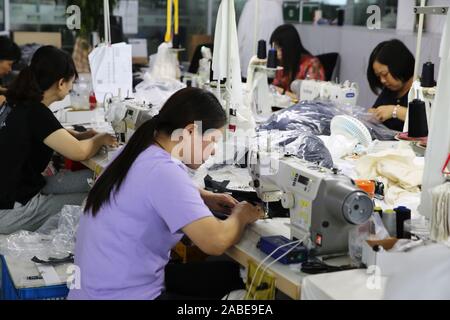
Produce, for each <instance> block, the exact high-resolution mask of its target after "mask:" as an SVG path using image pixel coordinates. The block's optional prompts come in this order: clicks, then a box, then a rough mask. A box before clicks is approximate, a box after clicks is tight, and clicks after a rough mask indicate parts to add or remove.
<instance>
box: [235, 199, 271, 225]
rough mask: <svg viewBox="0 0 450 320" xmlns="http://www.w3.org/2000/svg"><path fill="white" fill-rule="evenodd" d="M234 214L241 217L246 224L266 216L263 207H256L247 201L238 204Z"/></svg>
mask: <svg viewBox="0 0 450 320" xmlns="http://www.w3.org/2000/svg"><path fill="white" fill-rule="evenodd" d="M232 214H237V215H239V218H241V219H243V222H244V223H245V224H249V223H253V222H256V221H258V220H259V219H262V218H264V215H265V214H264V209H263V208H262V207H261V206H259V205H256V206H255V205H252V204H250V203H248V202H245V201H244V202H240V203H238V204H237V205H236V206H235V207H234V209H233V212H232Z"/></svg>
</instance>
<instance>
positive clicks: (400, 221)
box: [394, 207, 411, 239]
mask: <svg viewBox="0 0 450 320" xmlns="http://www.w3.org/2000/svg"><path fill="white" fill-rule="evenodd" d="M394 211H395V212H396V213H397V238H398V239H403V238H405V239H408V238H407V235H405V232H404V231H405V229H404V225H405V221H406V220H411V210H410V209H408V208H406V207H398V208H395V209H394Z"/></svg>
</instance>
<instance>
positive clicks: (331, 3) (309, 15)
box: [285, 0, 398, 28]
mask: <svg viewBox="0 0 450 320" xmlns="http://www.w3.org/2000/svg"><path fill="white" fill-rule="evenodd" d="M285 3H290V4H291V5H297V6H299V1H285ZM371 5H377V6H379V7H380V10H381V25H382V28H395V27H396V24H397V5H398V0H316V1H309V2H305V3H304V4H303V8H302V11H301V12H303V16H302V17H299V19H300V21H301V22H304V23H308V22H309V23H311V22H312V21H313V19H314V12H315V11H316V10H318V9H319V10H321V11H322V19H321V21H320V24H334V25H335V24H337V23H338V10H343V11H344V24H345V25H354V26H365V25H366V23H367V18H368V17H369V15H368V14H367V8H368V6H371ZM291 12H292V11H291ZM285 19H286V10H285Z"/></svg>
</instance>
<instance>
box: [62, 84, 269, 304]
mask: <svg viewBox="0 0 450 320" xmlns="http://www.w3.org/2000/svg"><path fill="white" fill-rule="evenodd" d="M226 119H227V118H226V113H225V112H224V110H223V108H222V106H221V105H220V103H219V101H218V100H217V99H216V97H215V96H214V95H213V94H212V93H210V92H207V91H205V90H201V89H197V88H186V89H182V90H180V91H178V92H177V93H175V94H174V95H173V96H172V97H171V98H170V99H169V100H168V101H167V102H166V103H165V105H164V106H163V108H162V109H161V111H160V113H159V115H157V116H156V117H154V118H152V119H151V120H149V121H147V122H146V123H144V124H143V125H142V126H141V127H140V128H139V129H138V130H137V131H136V132H135V133H134V135H133V136H132V137H131V139H130V141H129V142H128V144H127V145H126V146H125V147H124V149H123V150H122V151H121V153H120V154H119V155H118V156H117V157H116V158H115V160H114V161H113V162H112V163H111V164H110V165H109V166H108V167H107V168H106V170H105V171H104V172H103V174H102V175H101V176H100V178H99V179H98V180H97V182H96V183H95V185H94V187H93V188H92V190H91V192H90V193H89V196H88V199H87V203H86V208H85V214H84V215H83V216H82V217H81V219H80V225H79V229H78V233H77V241H76V246H75V264H76V265H77V266H78V267H79V268H80V270H81V274H82V276H81V279H79V280H80V283H79V284H80V286H81V288H76V289H73V290H71V291H70V293H69V299H74V300H79V299H81V300H86V299H119V300H120V299H127V300H128V299H133V300H134V299H136V300H148V299H170V298H171V297H173V296H174V295H175V296H177V295H178V296H180V295H184V296H189V295H190V292H192V291H198V288H199V287H202V288H208V287H209V288H211V290H217V288H215V283H216V282H213V281H214V280H213V279H214V278H218V277H219V278H221V277H225V275H224V274H222V273H221V274H219V275H218V274H216V273H214V272H212V273H213V275H214V277H212V278H213V279H205V278H203V279H199V280H197V281H194V282H195V283H196V286H195V287H193V288H185V289H184V290H183V291H184V292H183V294H181V293H180V292H167V291H166V286H165V282H166V284H167V282H171V279H168V278H167V274H165V267H166V265H167V264H168V262H169V257H170V251H171V249H172V248H173V247H174V246H175V244H176V243H177V242H178V241H180V240H181V238H182V237H183V235H186V236H187V237H188V238H189V239H190V240H192V242H193V243H194V244H195V245H196V246H197V247H199V248H200V249H201V250H202V251H203V252H205V253H206V254H209V255H221V254H223V253H224V252H225V250H227V249H228V248H229V247H231V246H232V245H234V244H235V243H237V242H238V241H239V239H240V237H241V235H242V233H243V230H244V228H245V226H246V225H248V224H249V223H252V222H254V221H256V220H257V219H258V218H261V217H262V216H263V210H262V208H261V207H259V206H253V205H251V204H248V203H245V202H244V203H237V201H236V200H235V199H233V198H232V197H231V196H229V195H223V194H214V193H209V192H205V191H199V189H198V188H197V187H196V185H195V184H194V182H193V181H192V180H191V178H190V176H189V175H188V172H187V170H188V168H190V169H194V170H195V169H197V168H199V167H200V166H201V164H202V163H204V162H205V161H206V160H207V158H208V157H209V156H210V155H213V154H214V143H215V141H218V140H217V139H221V138H220V136H221V135H222V131H223V130H224V126H225V125H226ZM210 210H213V211H219V210H221V211H224V210H226V211H228V213H229V214H230V215H229V217H228V219H226V220H223V221H222V220H219V219H217V218H216V217H214V216H213V215H212V213H211V211H210ZM200 265H202V264H201V263H200ZM200 268H201V267H200ZM194 273H197V274H198V273H199V272H194ZM237 273H239V272H237ZM202 276H205V277H206V278H207V276H206V275H202ZM165 277H166V278H165ZM173 277H176V276H173ZM200 278H202V277H200ZM187 281H190V282H193V281H192V279H190V280H187ZM75 282H78V281H77V280H75ZM226 289H227V290H229V291H232V290H235V289H241V288H226ZM207 291H208V292H204V293H203V294H204V297H206V298H208V297H209V298H213V299H214V298H218V299H220V298H221V297H220V295H218V296H216V297H211V296H208V294H210V293H211V292H210V291H209V290H207ZM229 291H228V292H229ZM221 293H222V294H223V295H222V297H223V296H224V295H225V294H226V293H227V292H226V291H222V292H221ZM197 297H198V296H197Z"/></svg>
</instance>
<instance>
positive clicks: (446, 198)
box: [431, 183, 450, 241]
mask: <svg viewBox="0 0 450 320" xmlns="http://www.w3.org/2000/svg"><path fill="white" fill-rule="evenodd" d="M432 203H433V207H432V216H431V239H432V240H435V241H444V240H447V239H448V238H449V236H450V223H449V222H450V221H449V215H450V183H446V184H443V185H439V186H437V187H436V188H434V189H433V190H432Z"/></svg>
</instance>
